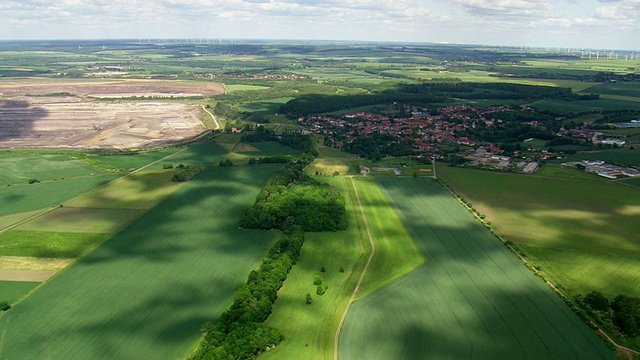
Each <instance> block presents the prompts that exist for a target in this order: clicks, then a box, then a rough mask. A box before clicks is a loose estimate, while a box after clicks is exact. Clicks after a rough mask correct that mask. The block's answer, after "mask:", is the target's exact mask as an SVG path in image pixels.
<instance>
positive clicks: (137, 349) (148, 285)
mask: <svg viewBox="0 0 640 360" xmlns="http://www.w3.org/2000/svg"><path fill="white" fill-rule="evenodd" d="M278 168H279V166H256V167H251V168H235V167H232V168H217V167H216V168H213V169H211V170H208V171H205V172H204V173H202V174H201V175H200V176H199V177H198V178H196V179H194V180H192V181H191V182H190V183H188V184H185V186H183V187H181V188H179V189H178V190H177V191H176V192H174V193H172V194H171V195H169V196H168V197H166V198H165V199H164V200H162V201H161V202H160V203H159V204H158V205H157V206H156V207H154V208H153V209H151V210H150V211H148V212H147V213H145V214H144V215H142V216H141V217H140V218H138V219H137V220H136V221H134V222H133V223H131V224H130V225H129V226H127V227H126V228H124V229H123V230H121V231H120V232H119V233H117V234H115V235H114V236H113V237H112V238H111V239H109V240H107V241H106V242H104V243H103V244H102V245H100V246H99V247H98V248H97V249H95V250H94V251H93V252H92V253H90V254H89V255H87V256H86V257H84V258H81V259H80V260H78V261H77V262H76V263H74V264H72V265H71V266H70V267H69V268H68V269H66V270H64V271H62V272H61V273H60V274H58V275H57V276H56V277H54V278H53V279H51V280H50V281H49V282H48V283H47V284H45V285H44V286H42V287H41V288H40V289H39V290H38V291H36V292H35V293H33V294H32V295H31V296H29V297H28V298H26V299H25V300H24V301H22V302H21V303H20V304H18V305H16V306H15V307H13V308H12V309H11V313H12V316H14V317H16V316H20V317H21V321H20V322H16V321H13V322H12V323H11V326H10V327H9V331H8V332H7V335H6V337H5V339H4V346H3V350H2V351H3V353H2V354H1V355H2V356H0V357H2V358H3V359H4V358H7V359H12V358H95V359H98V358H111V359H124V358H130V359H134V358H135V359H158V358H168V359H170V358H180V357H182V356H184V354H185V352H186V351H188V350H189V349H190V348H191V346H193V345H194V342H195V341H196V340H197V339H198V337H199V335H200V329H201V327H202V325H203V324H204V323H205V322H206V321H211V320H215V319H216V318H217V317H218V316H219V315H220V314H222V312H223V311H224V310H226V309H227V307H228V306H229V304H230V303H231V301H232V299H233V293H234V292H235V290H236V289H238V288H239V287H240V286H241V285H242V284H243V283H244V281H245V279H246V277H247V275H248V274H249V272H250V271H251V270H252V269H254V268H255V267H256V266H257V265H258V264H259V263H260V260H261V258H262V256H263V255H264V254H265V253H266V251H267V249H268V247H269V245H270V244H271V242H272V241H273V238H274V236H275V234H276V233H275V232H267V231H258V230H256V231H254V230H243V229H238V220H239V216H240V213H241V212H242V211H243V210H244V209H246V208H247V207H249V206H251V205H252V204H253V202H254V201H255V197H256V196H257V194H258V192H259V190H260V188H261V187H262V186H264V184H265V183H266V181H267V179H268V178H269V177H270V176H271V175H272V174H273V173H274V172H275V171H276V169H278ZM254 172H255V173H257V174H256V175H255V176H253V173H254ZM6 321H9V320H7V318H6V317H3V318H0V327H2V326H3V325H6ZM34 324H38V325H37V326H36V325H34ZM107 354H108V355H107Z"/></svg>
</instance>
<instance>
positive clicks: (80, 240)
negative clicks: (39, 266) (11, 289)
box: [0, 230, 109, 258]
mask: <svg viewBox="0 0 640 360" xmlns="http://www.w3.org/2000/svg"><path fill="white" fill-rule="evenodd" d="M108 237H109V235H108V234H100V233H98V234H96V233H81V232H72V233H71V232H53V231H35V230H9V231H5V232H2V233H0V256H29V257H38V258H77V257H80V256H83V255H85V254H86V253H87V252H88V251H90V250H91V249H93V248H95V247H96V246H97V245H98V244H100V243H101V242H102V241H104V240H105V239H106V238H108Z"/></svg>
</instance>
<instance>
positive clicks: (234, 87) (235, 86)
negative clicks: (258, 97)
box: [226, 84, 270, 93]
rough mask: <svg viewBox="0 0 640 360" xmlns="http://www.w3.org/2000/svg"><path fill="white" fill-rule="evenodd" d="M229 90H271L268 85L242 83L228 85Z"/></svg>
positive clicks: (230, 91)
mask: <svg viewBox="0 0 640 360" xmlns="http://www.w3.org/2000/svg"><path fill="white" fill-rule="evenodd" d="M226 87H227V91H228V92H229V93H232V92H236V91H252V90H269V89H270V87H268V86H259V85H242V84H232V85H226Z"/></svg>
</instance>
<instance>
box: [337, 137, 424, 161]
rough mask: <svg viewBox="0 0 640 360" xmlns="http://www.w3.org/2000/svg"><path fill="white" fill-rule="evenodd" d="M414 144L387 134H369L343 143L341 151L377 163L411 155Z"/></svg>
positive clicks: (408, 140) (411, 141)
mask: <svg viewBox="0 0 640 360" xmlns="http://www.w3.org/2000/svg"><path fill="white" fill-rule="evenodd" d="M414 143H415V142H414V141H413V140H412V139H406V140H400V139H398V137H395V136H392V135H389V134H379V133H371V134H369V135H361V136H358V137H357V138H356V139H355V140H353V141H352V142H348V143H345V144H344V147H343V149H344V150H345V151H347V152H349V153H352V154H355V155H358V156H360V157H362V158H367V159H370V160H373V161H378V160H380V159H381V158H383V157H385V156H407V155H411V154H413V151H411V147H412V145H414Z"/></svg>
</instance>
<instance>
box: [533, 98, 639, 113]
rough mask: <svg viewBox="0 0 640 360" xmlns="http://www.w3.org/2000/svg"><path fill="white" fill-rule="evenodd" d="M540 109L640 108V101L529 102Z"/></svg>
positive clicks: (570, 110)
mask: <svg viewBox="0 0 640 360" xmlns="http://www.w3.org/2000/svg"><path fill="white" fill-rule="evenodd" d="M529 106H531V107H532V108H534V109H536V110H538V111H560V112H562V111H564V112H567V111H568V112H589V111H607V110H627V109H633V110H640V102H638V101H626V100H621V99H606V98H600V99H597V100H583V101H578V100H576V101H564V100H554V99H549V100H537V101H534V102H532V103H530V104H529Z"/></svg>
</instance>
